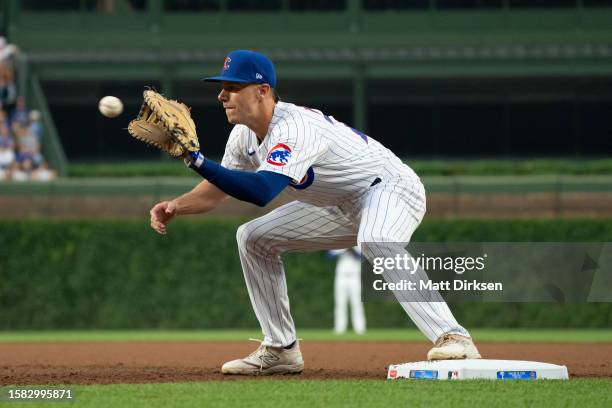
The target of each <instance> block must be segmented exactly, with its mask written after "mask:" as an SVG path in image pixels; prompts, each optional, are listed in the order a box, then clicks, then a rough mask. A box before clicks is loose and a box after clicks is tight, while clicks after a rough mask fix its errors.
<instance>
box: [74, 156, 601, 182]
mask: <svg viewBox="0 0 612 408" xmlns="http://www.w3.org/2000/svg"><path fill="white" fill-rule="evenodd" d="M404 162H406V163H407V164H408V165H410V167H412V168H413V169H414V170H415V171H416V172H417V174H419V175H420V176H450V175H471V176H490V175H494V174H495V175H535V174H572V175H579V174H612V159H610V158H605V159H564V158H558V159H469V160H468V159H464V160H457V159H444V160H440V159H413V158H404ZM68 175H69V176H70V177H143V176H144V177H146V176H185V177H196V176H195V175H194V173H193V172H190V171H187V170H186V169H185V166H184V165H183V162H182V161H180V160H152V161H132V162H127V163H70V164H69V165H68Z"/></svg>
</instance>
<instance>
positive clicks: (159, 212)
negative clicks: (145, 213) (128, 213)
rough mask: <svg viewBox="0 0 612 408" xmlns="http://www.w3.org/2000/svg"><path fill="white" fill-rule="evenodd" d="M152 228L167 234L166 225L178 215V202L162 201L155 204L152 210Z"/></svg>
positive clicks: (159, 232)
mask: <svg viewBox="0 0 612 408" xmlns="http://www.w3.org/2000/svg"><path fill="white" fill-rule="evenodd" d="M149 213H150V214H151V228H153V229H154V230H155V231H156V232H157V233H158V234H162V235H166V225H167V224H168V223H169V222H170V220H172V219H173V218H174V217H175V216H176V203H175V202H174V201H162V202H161V203H157V204H155V206H154V207H153V208H151V211H150V212H149Z"/></svg>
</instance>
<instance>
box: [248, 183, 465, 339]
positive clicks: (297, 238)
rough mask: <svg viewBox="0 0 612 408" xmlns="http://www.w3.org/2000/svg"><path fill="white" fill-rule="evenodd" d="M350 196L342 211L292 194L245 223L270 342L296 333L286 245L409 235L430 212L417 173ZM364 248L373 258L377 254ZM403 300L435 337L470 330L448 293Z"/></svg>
mask: <svg viewBox="0 0 612 408" xmlns="http://www.w3.org/2000/svg"><path fill="white" fill-rule="evenodd" d="M345 204H346V205H341V207H342V211H341V210H340V209H339V208H336V207H316V206H313V205H310V204H306V203H302V202H299V201H293V202H291V203H288V204H285V205H284V206H281V207H279V208H277V209H275V210H274V211H272V212H270V213H268V214H266V215H264V216H262V217H259V218H256V219H255V220H252V221H250V222H248V223H246V224H243V225H241V226H240V227H239V228H238V232H237V241H238V251H239V255H240V261H241V263H242V270H243V273H244V277H245V281H246V285H247V288H248V292H249V297H250V299H251V304H252V306H253V309H254V310H255V314H256V316H257V319H258V321H259V324H260V326H261V329H262V332H263V334H264V341H263V344H265V345H268V346H273V347H281V346H286V345H289V344H291V343H292V342H293V341H295V340H296V333H295V325H294V323H293V318H292V317H291V313H290V308H289V297H288V295H287V284H286V279H285V271H284V268H283V263H282V261H281V259H280V255H281V254H282V253H283V252H286V251H290V250H291V251H296V250H299V251H317V250H326V249H338V248H348V247H351V246H354V245H355V243H356V242H359V243H360V244H361V243H362V242H398V243H407V242H409V241H410V237H411V236H412V233H413V232H414V230H415V229H416V228H417V226H418V225H419V223H420V222H421V220H422V218H423V215H424V213H425V192H424V189H423V187H422V185H421V184H420V183H418V182H417V183H414V181H410V182H407V181H406V180H397V181H395V182H383V183H379V184H377V185H375V186H374V187H372V188H370V189H369V190H368V191H367V192H366V193H365V194H363V195H362V196H361V197H360V198H359V199H358V200H355V201H352V202H350V203H345ZM395 250H396V251H401V250H403V251H405V249H403V248H399V249H395ZM362 251H363V247H362ZM364 255H365V256H366V257H368V258H369V259H370V260H371V258H372V257H373V256H376V255H378V254H373V253H364ZM383 276H384V275H383ZM426 298H427V297H426V296H424V297H423V299H426ZM398 300H400V304H401V305H402V307H403V308H404V310H405V311H406V312H407V313H408V315H409V316H410V318H411V319H412V320H413V321H414V323H415V324H416V325H417V327H418V328H419V329H420V330H421V331H422V332H423V334H425V336H426V337H427V338H428V339H429V340H431V341H432V342H434V341H436V340H437V339H438V338H439V337H440V336H441V335H443V334H445V333H461V334H464V335H469V334H468V333H467V331H466V330H465V329H464V328H463V327H461V326H460V325H459V324H458V323H457V321H456V320H455V318H454V317H453V315H452V313H451V311H450V309H449V308H448V306H447V305H446V303H445V302H444V301H441V302H427V301H423V302H421V301H419V302H402V301H401V298H400V299H398Z"/></svg>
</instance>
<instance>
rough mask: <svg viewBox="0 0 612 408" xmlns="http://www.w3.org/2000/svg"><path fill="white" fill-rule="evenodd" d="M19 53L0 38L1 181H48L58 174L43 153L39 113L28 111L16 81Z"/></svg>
mask: <svg viewBox="0 0 612 408" xmlns="http://www.w3.org/2000/svg"><path fill="white" fill-rule="evenodd" d="M18 52H19V49H18V48H17V47H16V46H15V45H13V44H8V43H7V41H6V39H5V38H4V37H0V181H30V180H33V181H49V180H53V179H54V178H55V177H56V176H57V173H56V172H55V171H54V170H52V169H50V168H49V165H48V164H47V162H46V161H45V159H44V157H43V155H42V153H41V141H42V138H43V128H42V125H41V123H40V112H38V111H36V110H29V109H28V108H27V106H26V100H25V98H24V96H23V95H21V94H20V92H19V91H20V90H19V89H18V88H17V83H16V81H15V69H14V66H13V57H14V56H15V54H17V53H18Z"/></svg>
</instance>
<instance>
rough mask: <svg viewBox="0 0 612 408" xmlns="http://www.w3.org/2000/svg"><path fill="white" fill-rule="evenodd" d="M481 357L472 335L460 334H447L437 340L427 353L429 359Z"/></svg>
mask: <svg viewBox="0 0 612 408" xmlns="http://www.w3.org/2000/svg"><path fill="white" fill-rule="evenodd" d="M467 358H470V359H471V358H481V357H480V353H479V352H478V349H477V348H476V346H475V345H474V342H473V341H472V339H471V338H470V337H465V336H462V335H460V334H445V335H443V336H442V337H440V338H439V339H438V341H436V343H435V344H434V347H433V348H432V349H431V350H429V352H428V353H427V359H428V360H430V361H431V360H463V359H467Z"/></svg>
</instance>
